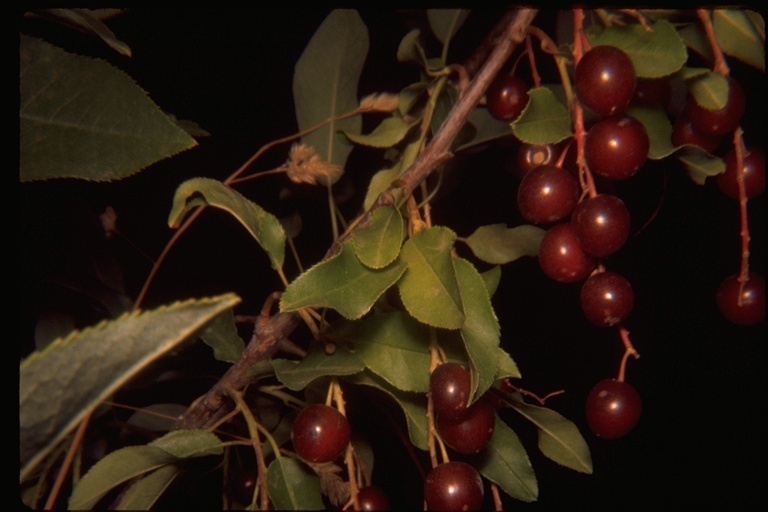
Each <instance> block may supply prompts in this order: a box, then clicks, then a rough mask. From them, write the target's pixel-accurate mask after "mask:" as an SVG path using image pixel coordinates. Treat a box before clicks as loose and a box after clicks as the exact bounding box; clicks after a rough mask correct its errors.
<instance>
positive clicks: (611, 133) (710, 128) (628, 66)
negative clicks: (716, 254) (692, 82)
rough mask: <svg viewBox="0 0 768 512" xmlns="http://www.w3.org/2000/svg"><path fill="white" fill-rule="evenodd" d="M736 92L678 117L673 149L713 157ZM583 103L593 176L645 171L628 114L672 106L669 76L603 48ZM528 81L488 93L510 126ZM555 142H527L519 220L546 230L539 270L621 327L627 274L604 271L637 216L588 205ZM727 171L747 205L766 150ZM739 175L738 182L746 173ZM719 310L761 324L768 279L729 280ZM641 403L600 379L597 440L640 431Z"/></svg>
mask: <svg viewBox="0 0 768 512" xmlns="http://www.w3.org/2000/svg"><path fill="white" fill-rule="evenodd" d="M727 81H728V85H729V95H728V100H727V102H726V104H725V106H724V107H723V108H722V109H720V110H714V111H713V110H708V109H706V108H704V107H703V106H701V105H700V104H698V103H697V102H696V100H695V99H694V97H693V96H691V95H689V96H688V97H687V99H686V104H685V107H684V108H683V109H682V111H681V112H680V113H679V114H677V115H676V118H675V122H674V124H673V133H672V141H671V142H672V143H673V144H674V145H675V147H679V146H682V145H685V144H694V145H697V146H699V147H701V148H702V149H704V150H705V151H707V152H709V153H713V152H715V150H716V149H718V148H719V147H720V144H721V142H722V140H723V137H724V136H725V135H727V134H730V133H733V131H734V130H735V129H736V128H737V127H738V126H739V123H740V121H741V118H742V116H743V114H744V111H745V105H746V100H745V97H744V92H743V90H742V88H741V86H740V85H739V84H738V82H736V81H735V80H734V79H733V78H732V77H727ZM573 85H574V90H575V93H576V97H577V99H578V101H579V103H580V105H581V106H582V107H584V108H585V109H586V112H587V113H590V114H593V117H594V118H595V120H594V122H593V123H592V124H590V125H589V128H588V130H587V132H586V135H585V136H584V141H583V144H584V146H583V151H584V153H583V155H584V160H585V163H586V165H587V168H588V169H589V172H590V173H591V174H592V176H597V177H600V178H601V179H604V180H608V181H611V180H625V179H628V178H630V177H632V176H634V175H635V174H636V173H637V172H639V171H640V169H642V168H643V166H644V165H645V163H646V161H647V159H648V150H649V139H648V134H647V133H646V130H645V128H644V126H643V125H642V123H640V122H639V121H638V120H637V119H635V118H633V117H632V116H630V115H628V114H627V113H626V112H625V109H626V107H628V106H629V105H630V103H631V102H633V101H638V102H645V103H653V102H656V103H657V104H659V105H661V106H662V107H665V108H666V106H668V105H669V98H670V94H671V89H670V83H669V81H667V80H665V79H659V80H638V79H637V78H636V74H635V70H634V66H633V64H632V61H631V59H630V58H629V57H628V56H627V54H626V53H625V52H623V51H622V50H620V49H619V48H616V47H613V46H607V45H602V46H595V47H592V48H591V49H590V50H589V51H587V52H586V53H585V54H584V55H583V56H582V58H581V59H579V61H578V63H577V65H576V68H575V70H574V83H573ZM525 90H526V84H525V82H524V81H523V80H521V79H520V78H518V77H516V76H514V75H511V74H507V75H500V76H499V77H498V78H497V79H496V81H495V82H494V84H493V85H492V86H491V87H490V88H489V90H488V97H487V102H486V104H487V107H488V110H489V112H490V113H491V115H493V116H494V117H496V118H497V119H500V120H504V121H512V120H514V119H515V118H517V116H519V115H520V113H521V112H522V110H523V109H524V108H525V106H526V103H527V101H528V95H527V93H525ZM560 149H562V148H558V146H555V145H532V144H525V143H523V144H521V146H520V150H519V152H518V158H517V164H518V169H517V173H518V175H519V176H520V177H521V181H520V185H519V188H518V194H517V205H518V209H519V211H520V214H521V215H522V216H523V218H525V219H526V220H527V221H528V222H530V223H532V224H537V225H541V226H546V228H547V231H546V233H545V235H544V238H543V239H542V242H541V246H540V248H539V257H538V259H539V264H540V266H541V269H542V271H543V272H544V274H546V275H547V276H548V277H550V278H551V279H553V280H555V281H558V282H561V283H577V282H582V284H581V293H580V303H581V308H582V311H583V312H584V315H585V316H586V318H587V319H588V320H589V321H590V322H592V323H594V324H595V325H598V326H601V327H610V326H616V325H620V324H621V323H622V322H624V320H625V319H626V318H627V317H628V316H629V314H630V313H631V311H632V309H633V307H634V293H633V290H632V286H631V285H630V283H629V282H628V281H627V279H626V278H624V277H623V276H622V275H620V274H618V273H616V272H612V271H609V270H605V269H604V267H603V265H601V262H602V260H603V259H604V258H606V257H608V256H610V255H612V254H614V253H615V252H616V251H618V250H619V249H620V248H621V247H623V246H624V244H625V243H626V241H627V239H628V237H629V232H630V224H631V222H630V220H631V219H630V214H629V212H628V210H627V208H626V206H625V205H624V202H623V201H622V200H621V199H620V198H619V197H617V196H615V195H613V194H609V193H595V192H594V189H593V190H592V193H591V194H590V195H588V196H585V197H583V198H582V186H581V184H580V182H579V179H578V177H577V176H578V175H577V174H576V173H575V172H574V171H573V170H568V169H566V168H564V167H567V166H563V158H561V155H560ZM723 160H724V162H725V164H726V171H725V172H724V173H722V174H720V175H718V177H717V178H716V182H717V185H718V187H719V188H720V190H721V191H722V192H723V193H724V194H725V195H727V196H729V197H731V198H735V199H737V200H738V199H739V198H740V194H739V182H738V179H737V178H740V179H741V181H742V183H743V188H744V192H745V198H747V199H748V198H751V197H755V196H757V195H759V194H762V193H763V192H764V191H765V157H764V154H763V152H762V150H760V149H759V148H756V147H750V146H747V147H746V148H745V151H744V155H743V164H742V166H741V169H740V170H739V169H738V166H737V158H736V152H735V151H734V150H731V151H729V152H727V153H726V155H725V156H724V157H723ZM739 174H740V176H739ZM717 305H718V307H719V309H720V311H721V312H722V314H723V315H724V316H725V317H726V318H727V319H729V320H730V321H732V322H734V323H736V324H741V325H754V324H756V323H759V322H761V321H762V320H763V319H764V318H765V281H764V279H763V277H762V276H759V275H757V274H756V273H754V272H750V273H749V274H748V275H747V279H746V280H744V279H741V280H740V279H739V275H738V274H737V275H732V276H730V277H728V278H726V279H725V280H724V281H723V282H722V284H721V285H720V288H719V289H718V292H717ZM641 410H642V401H641V399H640V395H639V394H638V392H637V391H636V389H635V388H634V387H633V386H631V385H630V384H629V383H627V382H624V381H623V379H621V380H616V379H605V380H602V381H600V382H598V383H597V384H596V385H595V386H594V387H593V389H592V391H591V392H590V393H589V395H588V397H587V402H586V418H587V422H588V424H589V426H590V428H591V430H592V431H593V432H594V433H595V434H596V435H597V436H599V437H602V438H606V439H616V438H619V437H622V436H624V435H626V434H628V433H629V432H630V431H631V430H632V429H633V428H634V427H635V425H636V424H637V422H638V420H639V418H640V414H641Z"/></svg>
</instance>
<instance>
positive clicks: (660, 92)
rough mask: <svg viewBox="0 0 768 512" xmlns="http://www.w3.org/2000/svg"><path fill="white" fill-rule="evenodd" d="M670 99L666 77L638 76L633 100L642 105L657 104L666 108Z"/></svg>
mask: <svg viewBox="0 0 768 512" xmlns="http://www.w3.org/2000/svg"><path fill="white" fill-rule="evenodd" d="M671 99H672V85H671V84H670V83H669V79H668V78H638V79H637V84H636V85H635V95H634V97H633V101H636V102H638V103H640V104H643V105H658V106H659V107H661V108H663V109H666V108H667V107H668V106H669V102H670V100H671Z"/></svg>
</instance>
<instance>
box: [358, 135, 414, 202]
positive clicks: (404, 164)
mask: <svg viewBox="0 0 768 512" xmlns="http://www.w3.org/2000/svg"><path fill="white" fill-rule="evenodd" d="M420 148H421V145H420V144H419V142H418V141H416V142H412V143H411V144H409V145H408V146H406V148H405V151H404V152H403V155H402V157H401V158H400V160H398V161H397V163H396V164H395V165H393V166H392V167H391V168H389V169H383V170H381V171H378V172H377V173H376V174H374V176H373V178H371V182H370V183H369V184H368V191H367V192H366V194H365V200H364V201H363V208H364V209H365V210H369V209H370V208H371V207H372V206H373V204H374V202H375V201H376V199H378V197H379V196H380V195H381V194H382V192H384V191H385V190H387V188H388V187H389V186H390V185H391V184H392V182H393V181H395V180H396V179H397V178H399V177H400V175H401V174H402V173H403V172H404V171H405V169H407V168H408V167H409V166H410V165H411V164H412V163H413V161H414V160H415V159H416V156H418V154H419V150H420ZM392 196H393V198H394V199H395V201H397V199H398V198H399V197H400V192H399V191H398V190H397V189H396V190H393V191H392Z"/></svg>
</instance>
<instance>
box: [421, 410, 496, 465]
mask: <svg viewBox="0 0 768 512" xmlns="http://www.w3.org/2000/svg"><path fill="white" fill-rule="evenodd" d="M435 423H436V427H437V431H438V432H439V433H440V437H441V438H442V439H443V441H445V444H447V445H448V446H450V447H451V448H453V449H454V450H456V451H457V452H459V453H464V454H470V453H477V452H479V451H480V450H482V449H483V448H485V447H486V446H487V445H488V443H489V442H490V440H491V436H493V430H494V427H495V425H496V409H495V408H494V407H493V405H491V401H490V400H484V399H483V398H480V399H479V400H478V401H476V402H475V403H474V404H472V405H471V406H470V407H469V409H467V411H466V412H465V413H464V414H462V415H461V416H459V417H457V418H448V417H446V416H441V415H438V416H437V421H436V422H435Z"/></svg>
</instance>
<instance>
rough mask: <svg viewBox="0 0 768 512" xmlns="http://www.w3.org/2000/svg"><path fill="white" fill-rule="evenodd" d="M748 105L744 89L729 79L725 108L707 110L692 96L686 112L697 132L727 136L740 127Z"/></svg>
mask: <svg viewBox="0 0 768 512" xmlns="http://www.w3.org/2000/svg"><path fill="white" fill-rule="evenodd" d="M746 104H747V102H746V97H745V96H744V89H742V87H741V85H740V84H739V83H738V82H737V81H736V80H734V79H733V78H731V77H728V99H727V100H726V103H725V106H724V107H723V108H721V109H719V110H709V109H706V108H704V107H702V106H701V105H699V104H698V103H696V100H695V99H694V98H693V97H692V96H690V97H689V98H688V103H687V105H686V111H687V112H688V115H689V116H690V118H691V123H692V124H693V127H694V129H695V130H696V131H697V132H700V133H708V134H710V135H725V134H726V133H730V132H732V131H733V130H735V129H736V127H737V126H739V123H740V122H741V118H742V116H743V115H744V111H745V110H746Z"/></svg>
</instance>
